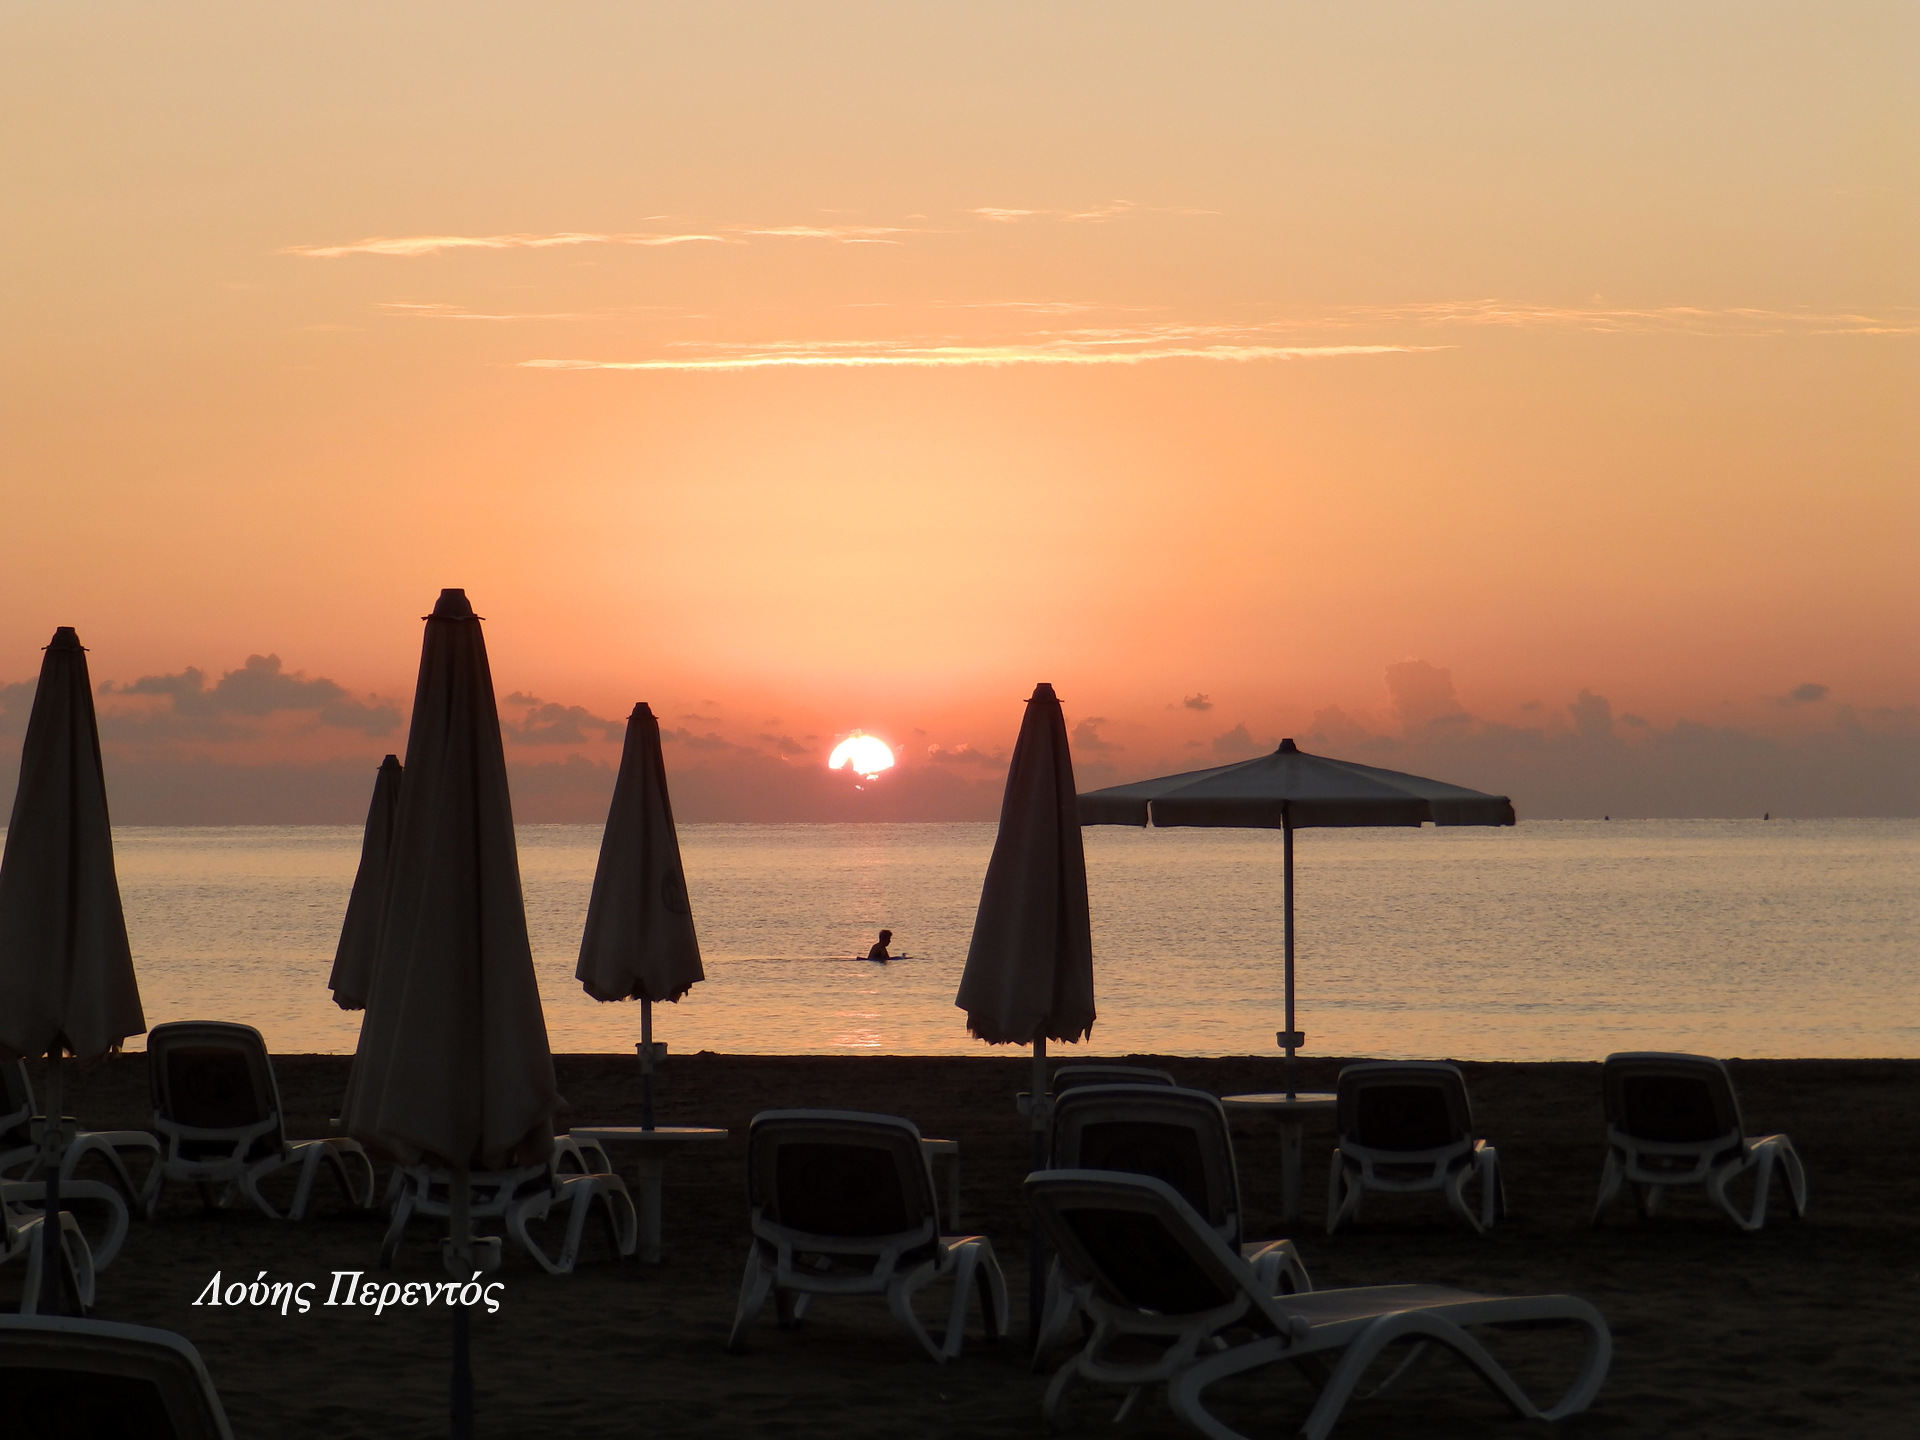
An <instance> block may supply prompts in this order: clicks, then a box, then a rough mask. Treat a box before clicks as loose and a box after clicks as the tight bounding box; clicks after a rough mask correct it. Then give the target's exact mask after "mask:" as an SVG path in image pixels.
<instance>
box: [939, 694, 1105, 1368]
mask: <svg viewBox="0 0 1920 1440" xmlns="http://www.w3.org/2000/svg"><path fill="white" fill-rule="evenodd" d="M954 1004H956V1005H958V1006H959V1007H960V1008H961V1009H963V1010H965V1011H966V1012H967V1029H968V1030H970V1031H971V1032H972V1033H973V1034H974V1035H976V1036H977V1037H979V1038H980V1039H982V1040H985V1041H986V1042H987V1043H988V1044H990V1045H1031V1046H1033V1093H1032V1111H1031V1115H1030V1119H1031V1121H1032V1125H1033V1168H1034V1169H1036V1170H1039V1169H1041V1168H1043V1167H1044V1166H1045V1164H1046V1144H1047V1138H1046V1137H1047V1110H1046V1096H1047V1041H1049V1040H1060V1041H1065V1042H1071V1041H1075V1040H1080V1039H1083V1038H1084V1037H1085V1036H1086V1035H1087V1034H1088V1033H1089V1032H1090V1031H1091V1030H1092V1029H1093V1021H1094V1009H1093V927H1092V924H1091V922H1090V920H1089V917H1088V914H1087V859H1086V853H1085V851H1084V849H1083V847H1082V844H1081V838H1080V816H1079V812H1078V810H1077V808H1076V805H1075V797H1074V792H1073V756H1072V754H1071V753H1070V752H1069V751H1068V748H1067V722H1066V720H1065V718H1064V717H1063V716H1062V715H1061V713H1060V701H1059V698H1058V697H1057V696H1055V694H1054V693H1053V686H1051V685H1046V684H1041V685H1036V686H1035V687H1034V690H1033V698H1032V699H1030V700H1028V701H1027V713H1026V718H1025V719H1024V720H1022V721H1021V724H1020V738H1019V739H1018V740H1016V741H1015V742H1014V746H1013V761H1012V764H1011V765H1010V766H1009V767H1008V769H1007V788H1006V793H1005V794H1004V796H1003V797H1002V798H1001V801H1000V828H999V831H998V833H997V834H996V835H995V836H994V840H993V857H992V859H990V860H989V861H988V862H987V878H986V882H985V884H983V885H982V886H981V887H980V909H979V911H978V913H977V914H976V915H975V917H974V921H973V940H972V943H971V944H969V945H968V947H967V965H966V969H965V970H964V971H963V972H962V973H961V976H960V993H959V994H958V995H957V996H955V997H954ZM1028 1260H1029V1268H1030V1271H1031V1274H1030V1279H1031V1281H1032V1284H1031V1286H1030V1297H1029V1302H1028V1312H1029V1315H1028V1319H1029V1322H1030V1324H1031V1333H1032V1334H1034V1335H1036V1336H1037V1335H1038V1334H1039V1329H1040V1304H1041V1301H1042V1299H1043V1296H1044V1291H1045V1289H1046V1275H1045V1271H1044V1264H1045V1253H1044V1250H1043V1249H1042V1246H1041V1240H1040V1232H1039V1229H1038V1227H1036V1228H1035V1230H1034V1232H1033V1240H1032V1244H1031V1247H1030V1253H1029V1256H1028Z"/></svg>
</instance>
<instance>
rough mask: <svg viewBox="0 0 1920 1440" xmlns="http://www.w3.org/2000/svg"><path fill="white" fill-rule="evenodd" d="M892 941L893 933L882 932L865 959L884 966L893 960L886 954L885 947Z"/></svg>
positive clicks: (888, 931) (889, 931)
mask: <svg viewBox="0 0 1920 1440" xmlns="http://www.w3.org/2000/svg"><path fill="white" fill-rule="evenodd" d="M892 940H893V931H891V930H882V931H881V932H880V938H879V939H878V940H876V941H875V942H874V945H873V948H872V949H871V950H869V951H867V959H869V960H872V961H873V962H875V963H876V964H879V965H884V964H886V963H887V961H889V960H891V959H892V958H893V957H892V956H891V955H889V954H888V953H887V946H888V945H889V944H890V943H891V942H892Z"/></svg>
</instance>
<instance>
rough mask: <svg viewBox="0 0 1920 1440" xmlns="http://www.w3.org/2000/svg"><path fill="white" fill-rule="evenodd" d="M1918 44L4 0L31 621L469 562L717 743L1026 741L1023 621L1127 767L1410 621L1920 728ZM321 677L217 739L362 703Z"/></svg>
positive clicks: (1631, 697) (310, 672)
mask: <svg viewBox="0 0 1920 1440" xmlns="http://www.w3.org/2000/svg"><path fill="white" fill-rule="evenodd" d="M1917 41H1920V22H1917V21H1916V19H1915V12H1914V11H1913V10H1912V8H1911V7H1907V6H1902V5H1897V4H1830V5H1823V6H1818V7H1808V6H1801V5H1791V6H1770V5H1755V4H1748V3H1741V4H1726V5H1717V6H1716V5H1697V6H1688V7H1684V9H1683V10H1681V11H1680V12H1679V13H1672V7H1668V6H1662V5H1651V4H1648V5H1614V6H1608V7H1605V8H1604V9H1603V10H1600V11H1585V12H1576V11H1573V10H1567V9H1542V8H1539V7H1533V6H1524V5H1448V6H1429V5H1422V4H1403V5H1366V4H1355V5H1341V6H1337V7H1329V6H1322V5H1273V4H1267V3H1262V4H1248V5H1201V6H1178V7H1169V6H1164V5H1128V4H1118V3H1110V0H1103V3H1099V4H1085V5H1069V4H1061V5H1049V6H1045V7H1034V6H1030V5H1025V4H1005V5H995V4H987V3H970V4H966V5H944V6H934V5H925V6H899V5H893V4H879V3H874V4H865V5H855V4H828V3H822V4H817V5H806V6H790V5H782V4H771V3H769V4H760V5H727V4H706V5H701V6H681V5H647V4H635V3H621V4H608V5H587V4H568V5H537V6H536V5H531V4H519V5H509V4H498V3H495V4H475V3H463V4H459V5H431V4H420V5H409V6H406V7H399V8H396V7H391V6H386V5H373V4H336V5H329V6H325V7H300V8H297V9H282V8H279V7H267V8H262V7H257V6H247V5H240V4H231V5H221V4H196V3H184V4H179V5H170V6H167V7H161V8H156V7H151V6H145V5H131V4H112V3H101V4H93V5H88V6H73V5H67V4H58V5H56V4H51V3H40V4H22V5H15V6H11V7H9V8H8V10H7V11H6V13H5V15H4V16H3V17H0V65H3V66H4V67H5V71H4V83H0V123H4V125H5V129H6V136H7V139H6V143H5V145H4V146H0V157H3V158H0V165H4V167H5V170H4V174H3V175H0V188H3V190H4V193H5V194H6V196H7V200H6V209H7V212H8V218H7V224H6V226H5V233H4V245H5V250H6V259H5V279H4V280H3V281H0V285H4V291H5V294H6V298H7V311H6V315H7V320H6V324H5V326H4V327H3V329H0V354H3V356H4V364H5V366H6V384H5V386H4V394H3V395H0V406H4V411H3V413H0V447H3V453H0V463H3V464H4V477H5V478H4V479H0V486H4V495H5V503H6V511H7V515H8V521H9V523H8V524H7V525H6V526H5V528H4V533H3V534H0V600H3V601H4V604H0V681H9V680H11V681H20V680H25V679H29V678H30V677H31V675H32V673H33V669H34V667H35V665H36V664H37V661H38V647H39V646H40V645H42V644H44V643H45V640H46V637H47V635H48V633H50V631H51V629H52V628H53V626H54V625H56V624H73V625H76V626H78V627H79V628H80V630H81V633H82V635H83V637H84V638H85V639H86V641H87V643H88V644H89V645H90V646H92V647H93V657H92V658H93V665H94V670H95V674H96V678H99V679H103V680H113V681H117V682H120V683H126V682H130V681H133V680H136V679H137V678H139V677H141V676H143V675H159V674H176V673H179V672H181V671H182V670H183V669H184V668H185V667H188V666H194V667H198V668H199V669H201V670H202V671H204V672H206V674H207V677H208V680H207V683H208V684H212V683H214V681H216V680H217V678H218V676H219V675H220V674H222V673H223V672H226V671H229V670H234V669H236V668H238V667H241V666H242V665H243V663H244V662H245V661H246V658H247V656H248V655H250V654H256V653H257V654H263V655H264V654H273V655H277V656H279V657H281V659H282V661H283V664H284V669H285V670H286V671H289V672H291V671H298V672H301V673H302V674H303V675H305V676H307V677H321V676H324V677H329V678H331V679H332V680H334V681H337V682H338V683H339V684H340V685H341V686H344V687H345V688H346V689H347V690H348V691H350V692H353V693H354V694H355V695H364V694H366V693H367V692H377V693H378V694H379V695H382V696H385V697H389V698H391V697H396V696H397V697H402V698H404V696H405V695H406V693H407V691H408V687H409V684H410V675H411V668H412V665H413V662H414V659H415V656H416V654H417V646H418V637H419V628H418V617H419V616H420V615H421V614H423V613H424V611H425V610H426V609H427V608H428V606H429V605H430V603H431V601H432V598H433V595H434V593H435V592H436V591H437V589H438V588H439V587H440V586H442V585H448V584H452V585H464V586H465V587H466V588H467V589H468V590H469V592H470V593H471V594H472V595H473V596H474V598H475V600H476V602H477V604H478V608H479V609H480V611H481V613H483V614H485V615H487V616H488V617H489V638H490V641H491V644H492V647H493V654H494V664H495V672H496V676H497V677H498V679H499V681H500V684H501V687H502V691H503V693H504V692H506V691H507V690H519V691H522V692H525V693H533V694H538V695H539V696H541V697H542V698H543V699H545V700H549V701H554V702H559V703H561V704H565V705H581V706H584V707H586V708H587V709H588V710H590V711H592V712H594V713H595V714H598V715H602V716H610V715H621V714H624V713H625V710H626V707H627V706H628V705H629V704H630V703H631V702H632V701H633V700H634V699H636V698H642V697H644V698H648V699H650V700H653V701H654V702H655V703H656V708H658V709H660V710H661V712H662V713H663V714H666V715H669V716H675V715H682V714H684V715H689V716H712V717H714V718H713V719H712V720H711V721H710V722H695V721H687V722H685V723H687V724H688V725H690V726H691V727H692V728H693V729H694V730H697V731H701V732H702V733H704V732H706V731H711V732H712V733H715V734H719V735H724V736H726V737H727V738H728V739H729V740H732V741H735V742H739V743H743V744H746V743H758V742H754V741H752V739H751V737H752V736H753V735H756V734H761V733H765V734H770V735H775V736H787V737H789V738H791V739H795V740H796V741H797V742H798V737H802V736H805V735H810V734H811V735H831V734H834V733H844V732H845V731H846V730H848V729H850V728H852V727H854V726H856V725H858V726H865V727H866V728H868V729H870V730H875V731H877V732H879V733H881V734H891V735H893V736H895V737H898V738H901V739H902V740H903V743H911V744H913V745H916V746H917V745H920V744H922V743H923V742H924V743H927V744H933V743H938V744H943V745H947V746H952V745H957V744H960V743H969V744H973V745H976V746H983V747H985V746H992V745H1001V746H1004V744H1005V743H1006V741H1007V740H1008V739H1009V738H1010V734H1011V729H1012V727H1013V725H1015V724H1017V713H1018V701H1019V699H1020V698H1021V697H1023V696H1024V695H1025V694H1026V693H1027V691H1028V690H1029V689H1030V688H1031V685H1032V683H1033V682H1034V681H1035V680H1038V679H1047V680H1051V681H1052V682H1053V683H1055V684H1056V686H1058V687H1059V689H1060V691H1061V693H1062V695H1063V696H1064V697H1065V698H1066V701H1067V704H1068V708H1069V714H1070V717H1072V718H1074V719H1076V720H1084V719H1087V718H1088V717H1093V716H1098V717H1101V719H1102V721H1103V723H1102V725H1101V727H1100V728H1099V730H1098V731H1097V734H1098V735H1099V736H1100V737H1102V743H1103V744H1105V745H1107V746H1117V747H1119V748H1118V749H1109V750H1105V751H1100V752H1097V753H1096V754H1090V757H1089V758H1097V759H1099V760H1100V761H1101V762H1102V763H1106V764H1110V765H1113V766H1116V767H1118V770H1119V771H1126V770H1128V769H1129V767H1132V768H1133V769H1134V770H1141V769H1143V768H1150V767H1152V766H1154V765H1157V764H1159V763H1161V762H1162V761H1163V760H1165V759H1167V758H1168V757H1170V756H1176V755H1178V754H1180V753H1183V752H1184V751H1185V750H1192V749H1195V748H1196V747H1195V746H1194V745H1190V744H1189V742H1198V745H1199V747H1200V748H1202V749H1204V751H1205V753H1206V754H1208V755H1212V754H1216V753H1220V754H1224V753H1226V752H1225V751H1224V750H1219V751H1216V750H1215V749H1214V748H1213V741H1214V739H1215V738H1216V737H1218V736H1220V735H1223V734H1226V733H1228V732H1229V731H1230V729H1231V727H1233V726H1236V725H1239V724H1246V725H1247V726H1248V727H1249V733H1250V735H1251V736H1252V737H1253V738H1254V739H1255V740H1257V741H1261V742H1264V741H1267V740H1269V739H1271V738H1272V737H1274V736H1277V735H1278V734H1280V733H1283V732H1287V733H1291V732H1292V731H1294V730H1300V731H1302V732H1303V733H1304V731H1305V729H1306V727H1308V726H1309V725H1310V724H1312V723H1313V717H1314V716H1315V715H1316V714H1320V713H1322V712H1325V711H1327V710H1328V709H1329V707H1338V708H1339V709H1340V710H1341V711H1343V712H1344V713H1345V715H1346V716H1348V717H1349V718H1352V719H1354V720H1355V721H1356V722H1357V723H1362V724H1364V725H1365V726H1366V727H1368V728H1369V729H1371V730H1373V731H1375V732H1384V731H1394V730H1396V727H1400V728H1403V727H1404V726H1405V725H1406V724H1408V723H1410V722H1409V717H1408V716H1407V714H1406V713H1404V706H1401V707H1398V708H1396V704H1395V701H1394V699H1393V696H1392V695H1391V694H1390V691H1389V688H1388V685H1387V682H1386V678H1385V677H1386V673H1387V667H1388V666H1389V665H1393V664H1396V663H1399V662H1404V661H1408V660H1419V661H1424V662H1426V663H1427V664H1429V665H1431V666H1434V667H1438V668H1440V669H1444V670H1447V671H1449V672H1450V674H1451V678H1452V683H1453V686H1454V687H1455V692H1456V698H1457V700H1458V705H1459V708H1461V709H1464V710H1465V711H1467V712H1470V713H1471V714H1472V715H1473V716H1475V717H1477V719H1479V720H1485V721H1493V722H1501V723H1508V724H1514V725H1525V724H1529V723H1536V722H1534V721H1530V720H1529V719H1528V717H1529V716H1540V715H1550V716H1553V717H1557V718H1555V719H1553V720H1552V721H1551V724H1553V725H1558V726H1560V727H1562V728H1565V727H1567V726H1572V725H1575V724H1576V723H1577V722H1576V720H1575V719H1570V718H1568V717H1569V715H1570V714H1571V712H1568V711H1567V710H1566V707H1567V706H1568V705H1569V704H1570V703H1571V702H1574V700H1575V698H1576V696H1577V695H1578V694H1579V693H1580V692H1581V691H1582V690H1583V689H1585V690H1590V691H1592V692H1593V693H1596V694H1600V695H1604V696H1605V697H1607V699H1608V700H1609V701H1610V703H1611V705H1612V707H1613V709H1614V710H1615V711H1616V712H1620V713H1631V714H1633V715H1636V716H1638V717H1641V718H1643V719H1645V720H1647V721H1648V722H1650V724H1652V725H1654V726H1662V725H1664V726H1671V725H1673V724H1674V723H1675V722H1676V721H1682V720H1697V721H1702V722H1707V723H1712V724H1715V725H1722V726H1739V727H1745V728H1747V729H1751V730H1754V731H1756V732H1761V733H1768V734H1773V733H1785V732H1788V731H1792V730H1794V729H1795V727H1798V728H1799V729H1800V730H1807V729H1809V728H1810V727H1811V728H1813V729H1818V728H1819V727H1820V726H1822V725H1826V724H1829V723H1832V720H1831V716H1832V714H1833V712H1834V710H1835V707H1837V706H1846V707H1851V709H1850V710H1849V712H1848V713H1849V714H1852V715H1856V716H1861V717H1866V719H1865V720H1864V721H1863V722H1862V723H1868V724H1871V725H1880V726H1883V727H1884V726H1892V727H1894V728H1896V729H1899V728H1901V727H1907V728H1911V727H1912V725H1913V712H1912V707H1914V706H1915V705H1916V704H1920V683H1916V675H1920V669H1917V668H1916V666H1915V664H1914V659H1915V640H1916V628H1917V627H1916V623H1915V622H1916V617H1917V614H1920V608H1917V607H1916V598H1917V597H1916V586H1915V581H1914V575H1915V574H1916V572H1920V566H1917V565H1916V564H1915V563H1914V555H1915V542H1916V538H1920V526H1916V523H1915V522H1916V504H1915V471H1916V466H1915V460H1916V453H1917V451H1920V447H1917V446H1916V443H1915V442H1916V435H1915V426H1914V419H1913V416H1914V405H1913V396H1914V394H1915V382H1916V380H1920V374H1917V373H1916V368H1917V367H1916V365H1915V358H1914V357H1915V335H1916V333H1920V286H1916V283H1915V282H1916V280H1917V279H1920V273H1917V270H1920V267H1916V264H1915V262H1914V259H1913V257H1914V256H1915V255H1916V254H1920V246H1917V245H1916V241H1917V240H1920V235H1916V226H1915V223H1914V221H1915V207H1914V181H1915V177H1916V156H1917V155H1920V145H1917V144H1916V135H1917V134H1920V127H1917V126H1916V123H1915V121H1916V109H1917V108H1920V105H1917V104H1916V100H1915V94H1916V91H1915V87H1913V86H1912V85H1911V83H1910V81H1911V76H1912V74H1913V67H1914V61H1915V59H1916V56H1920V43H1917ZM827 362H834V363H827ZM609 367H610V368H609ZM622 367H625V368H622ZM1803 685H1816V686H1821V687H1825V690H1824V691H1823V692H1822V695H1821V696H1820V697H1819V698H1818V699H1817V700H1816V701H1809V702H1807V703H1806V704H1799V703H1788V702H1785V701H1783V699H1782V697H1784V696H1787V695H1789V694H1790V693H1791V692H1792V690H1793V688H1794V687H1796V686H1803ZM1195 694H1204V695H1206V696H1207V697H1208V704H1209V706H1210V708H1208V709H1204V710H1202V709H1198V708H1188V707H1186V706H1184V705H1182V703H1181V702H1182V700H1183V698H1184V697H1186V696H1188V695H1195ZM1529 705H1532V706H1533V707H1534V708H1533V709H1532V710H1529V709H1526V708H1524V707H1527V706H1529ZM775 717H777V723H776V718H775ZM1874 717H1878V718H1874ZM1538 723H1548V722H1544V721H1543V722H1538ZM323 728H324V727H323ZM335 729H336V731H337V732H338V733H331V732H330V733H329V734H327V735H324V736H320V737H319V738H315V736H314V734H313V733H311V728H310V727H309V728H308V729H305V730H303V729H301V728H300V727H299V726H297V725H296V726H293V727H291V728H288V729H286V731H285V733H284V734H282V733H281V732H279V731H276V732H274V734H273V735H272V736H265V737H262V736H258V735H256V736H253V737H252V740H251V741H250V742H249V743H250V744H251V746H252V748H251V749H248V750H247V751H246V753H247V754H253V753H255V752H256V751H259V752H260V753H265V751H264V750H262V748H261V747H263V746H264V747H265V749H266V750H272V749H273V748H274V747H275V746H278V747H279V751H278V752H276V753H286V754H290V755H293V754H310V755H314V756H318V755H321V754H327V755H333V754H344V753H351V754H352V755H355V756H357V755H358V754H359V753H360V751H361V750H371V751H372V752H374V758H375V759H377V754H378V751H379V750H381V749H384V748H390V746H391V745H392V744H394V743H397V740H393V739H379V740H377V742H376V740H375V739H373V738H370V737H369V736H368V734H367V733H366V732H365V731H364V729H362V730H355V729H353V728H352V727H351V726H348V727H345V728H342V727H335ZM916 729H918V730H920V731H923V732H925V733H924V734H923V735H921V736H917V737H916V736H915V735H914V734H913V732H914V731H915V730H916ZM228 739H229V741H231V740H232V737H231V736H229V737H228ZM207 743H209V744H212V743H214V740H213V739H211V738H209V739H207ZM804 743H807V744H811V743H813V742H804ZM234 753H236V754H239V753H240V752H239V751H235V752H234ZM593 753H595V754H598V753H599V752H598V751H595V752H593ZM822 753H824V747H823V751H822ZM1496 778H1497V777H1496Z"/></svg>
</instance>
